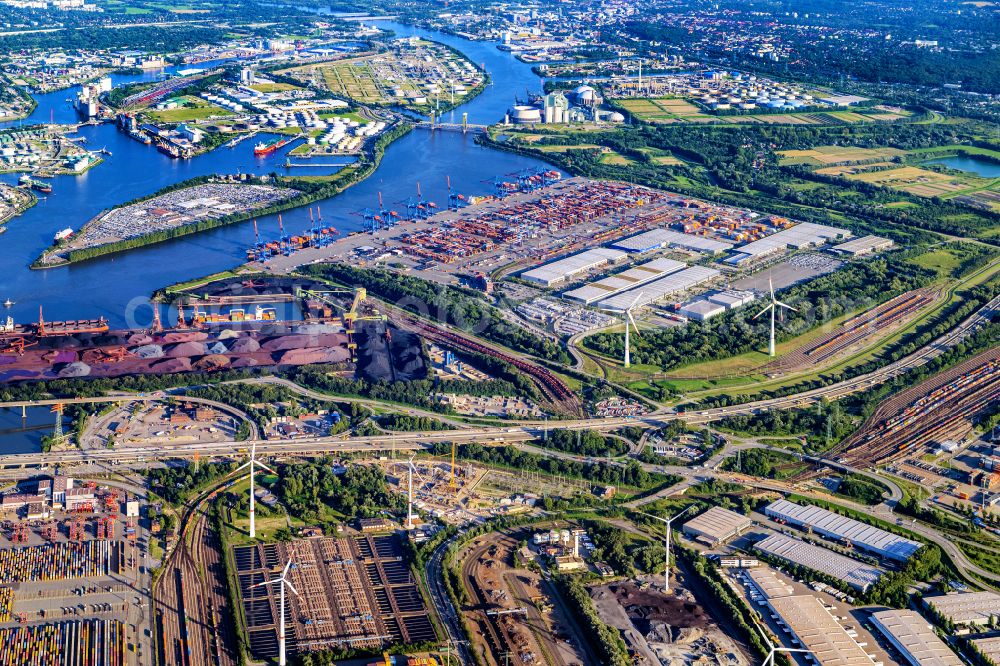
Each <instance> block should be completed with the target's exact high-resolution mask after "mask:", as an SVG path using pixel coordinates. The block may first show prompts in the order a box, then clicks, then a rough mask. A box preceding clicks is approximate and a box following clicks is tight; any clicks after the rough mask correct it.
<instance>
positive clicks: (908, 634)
mask: <svg viewBox="0 0 1000 666" xmlns="http://www.w3.org/2000/svg"><path fill="white" fill-rule="evenodd" d="M872 624H873V625H875V628H876V629H878V630H879V631H880V632H881V633H882V635H883V636H885V637H886V639H887V640H888V641H889V642H890V643H892V645H893V647H895V648H896V649H897V650H899V652H900V654H902V655H903V656H904V657H906V661H908V662H909V663H910V666H963V664H962V660H961V659H959V658H958V656H957V655H956V654H955V653H954V652H952V651H951V648H949V647H948V646H947V645H946V644H945V642H944V641H942V640H941V639H940V638H938V635H937V634H936V633H934V628H933V627H932V626H931V625H930V623H928V622H927V620H925V619H924V618H923V617H922V616H921V615H920V613H917V612H916V611H912V610H886V611H879V612H878V613H872Z"/></svg>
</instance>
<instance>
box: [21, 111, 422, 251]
mask: <svg viewBox="0 0 1000 666" xmlns="http://www.w3.org/2000/svg"><path fill="white" fill-rule="evenodd" d="M412 129H413V125H412V124H411V123H409V122H406V121H400V122H399V123H397V124H396V125H395V126H394V127H392V128H391V129H389V130H387V131H386V132H385V133H384V134H382V135H381V136H379V137H377V138H376V139H375V141H374V142H373V144H372V145H371V146H370V147H369V148H367V149H366V150H364V151H363V153H362V158H361V159H360V160H359V161H358V162H356V163H355V164H353V165H351V166H350V167H346V168H344V169H342V170H341V171H338V172H337V173H335V174H332V175H331V176H330V178H331V181H330V182H329V183H326V185H325V186H323V187H320V188H317V189H316V190H315V191H312V192H307V191H300V194H299V195H297V196H295V197H293V198H291V199H289V200H287V201H285V202H281V203H279V204H276V205H275V206H271V207H268V208H267V209H262V210H254V211H249V212H246V213H237V214H235V215H234V218H233V219H226V218H220V219H219V220H203V221H200V222H193V223H190V224H185V225H182V226H179V227H175V228H173V229H170V230H165V231H163V232H156V233H153V234H148V235H145V236H137V237H134V238H129V239H122V240H118V241H112V242H110V243H104V244H102V245H97V246H94V247H90V248H81V249H79V250H72V251H70V252H69V254H68V256H67V257H65V258H63V260H62V261H56V262H47V261H46V258H47V257H50V256H52V255H53V254H58V250H59V246H58V245H57V246H54V247H50V248H47V249H46V250H45V251H43V252H42V254H41V255H39V256H38V257H37V258H36V259H35V260H34V261H33V262H32V263H31V264H30V265H29V267H30V268H31V269H32V270H48V269H53V268H62V267H66V266H70V265H72V264H75V263H80V262H83V261H88V260H91V259H97V258H100V257H103V256H106V255H109V254H117V253H120V252H127V251H129V250H134V249H138V248H142V247H147V246H149V245H155V244H157V243H161V242H164V241H168V240H172V239H175V238H181V237H183V236H190V235H192V234H197V233H200V232H202V231H209V230H211V229H216V228H219V227H223V226H228V225H231V224H238V223H241V222H245V221H247V220H250V219H253V218H254V217H257V216H258V215H271V214H275V213H280V212H283V211H286V210H292V209H295V208H300V207H302V206H306V205H308V204H310V203H312V202H313V201H317V200H321V199H328V198H331V197H335V196H337V195H338V194H340V193H342V192H343V191H345V190H346V189H347V188H349V187H351V186H352V185H355V184H357V183H359V182H361V181H363V180H365V179H366V178H368V176H370V175H371V174H372V173H374V172H375V170H376V169H377V168H378V166H379V164H381V162H382V157H383V156H384V154H385V150H386V148H388V147H389V146H390V145H392V144H393V143H394V142H395V141H397V140H398V139H401V138H402V137H404V136H406V135H407V134H409V132H410V131H411V130H412ZM345 173H346V174H347V176H346V177H345V178H339V179H338V177H339V176H341V175H342V174H345ZM209 178H210V177H209V176H199V177H197V178H192V179H189V180H186V181H181V182H180V183H175V184H174V185H170V186H168V187H165V188H161V189H160V190H158V191H156V192H153V193H151V194H149V195H146V196H143V197H139V198H137V199H133V200H132V201H129V202H125V203H123V204H121V205H118V206H115V207H113V208H111V209H108V210H115V209H118V208H124V207H126V206H130V205H134V204H136V203H140V202H142V201H145V200H148V199H152V198H154V197H157V196H160V195H162V194H166V193H167V192H170V191H175V190H178V189H184V188H186V187H192V186H194V185H198V184H200V183H201V181H205V180H207V179H209ZM296 181H297V179H296V178H295V177H285V176H283V177H279V179H278V181H277V182H278V184H279V185H281V186H283V187H287V188H290V189H296V188H295V186H294V184H295V182H296ZM106 212H107V211H104V212H102V213H100V214H99V215H98V216H96V217H95V218H93V219H97V218H99V217H100V216H101V215H104V214H105V213H106ZM93 219H92V220H89V221H88V222H87V223H88V224H89V223H90V222H92V221H93ZM84 226H86V225H84ZM82 228H83V227H81V229H82ZM161 234H163V235H164V236H163V237H161ZM77 253H83V254H84V256H80V255H79V254H77ZM74 254H77V256H76V257H74V256H73V255H74Z"/></svg>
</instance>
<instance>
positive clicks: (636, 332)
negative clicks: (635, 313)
mask: <svg viewBox="0 0 1000 666" xmlns="http://www.w3.org/2000/svg"><path fill="white" fill-rule="evenodd" d="M627 314H628V320H629V321H630V322H632V330H633V331H635V334H636V335H638V336H639V337H640V338H641V337H642V335H640V334H639V326H638V325H636V323H635V319H633V318H632V311H631V310H629V311H628V312H627ZM625 325H626V326H628V324H627V323H626V324H625Z"/></svg>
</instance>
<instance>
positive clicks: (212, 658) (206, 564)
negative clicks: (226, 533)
mask: <svg viewBox="0 0 1000 666" xmlns="http://www.w3.org/2000/svg"><path fill="white" fill-rule="evenodd" d="M208 510H209V509H208V505H207V503H206V502H204V501H199V502H198V503H197V504H196V505H195V506H194V507H193V508H192V510H191V511H190V512H189V513H188V514H187V515H186V516H185V518H184V524H183V526H182V529H181V536H180V539H178V540H177V542H176V545H175V548H174V550H173V551H172V552H171V554H170V556H169V557H168V558H167V560H166V562H165V563H164V566H163V569H162V573H161V574H160V575H159V577H158V578H157V581H156V585H155V587H154V589H153V595H154V600H155V602H156V616H155V627H156V637H157V641H156V644H157V648H158V650H159V655H158V656H157V662H158V663H160V664H177V665H178V666H195V665H197V664H217V665H218V666H235V664H237V663H238V661H237V655H236V651H235V649H236V647H235V646H236V641H235V636H234V635H233V633H232V627H231V624H230V622H229V621H227V619H226V618H227V616H228V614H229V613H230V612H231V611H230V610H229V598H230V597H229V595H228V593H227V590H228V587H229V582H228V581H227V579H226V570H225V566H224V565H223V562H222V557H223V553H222V544H221V542H220V540H219V535H218V534H217V533H216V531H215V529H214V527H213V526H212V524H211V522H210V521H211V519H210V516H209V515H208Z"/></svg>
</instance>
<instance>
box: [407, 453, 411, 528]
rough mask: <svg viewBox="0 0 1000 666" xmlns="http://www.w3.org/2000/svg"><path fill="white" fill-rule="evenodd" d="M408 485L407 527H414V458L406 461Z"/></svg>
mask: <svg viewBox="0 0 1000 666" xmlns="http://www.w3.org/2000/svg"><path fill="white" fill-rule="evenodd" d="M406 473H407V486H408V494H407V497H408V498H409V501H408V503H407V505H406V529H408V530H412V529H413V458H412V457H411V458H410V459H409V460H407V461H406Z"/></svg>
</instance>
